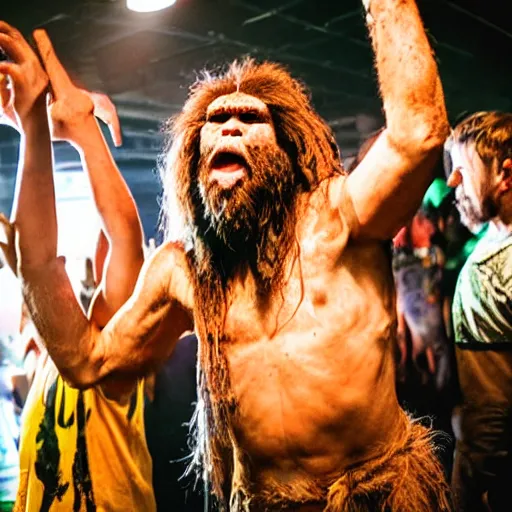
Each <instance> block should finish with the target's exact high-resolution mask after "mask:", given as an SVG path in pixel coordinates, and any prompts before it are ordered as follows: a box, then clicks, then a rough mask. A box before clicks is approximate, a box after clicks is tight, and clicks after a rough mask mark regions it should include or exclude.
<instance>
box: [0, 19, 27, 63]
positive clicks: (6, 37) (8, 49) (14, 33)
mask: <svg viewBox="0 0 512 512" xmlns="http://www.w3.org/2000/svg"><path fill="white" fill-rule="evenodd" d="M0 48H2V50H3V51H4V52H5V53H6V54H7V55H8V57H9V58H10V59H11V60H13V61H14V62H17V63H20V62H21V61H23V60H24V59H26V58H27V56H33V50H32V48H31V47H30V45H29V44H28V43H27V41H26V40H25V38H24V37H23V35H22V34H21V32H19V31H18V30H17V29H15V28H14V27H12V26H11V25H9V24H8V23H6V22H5V21H0Z"/></svg>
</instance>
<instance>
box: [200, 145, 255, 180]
mask: <svg viewBox="0 0 512 512" xmlns="http://www.w3.org/2000/svg"><path fill="white" fill-rule="evenodd" d="M247 167H248V166H247V162H246V161H245V158H244V157H243V156H241V155H239V154H236V153H230V152H227V151H223V152H219V153H217V154H216V155H215V156H214V157H213V159H212V162H211V165H210V176H209V181H210V182H216V183H217V184H218V185H220V186H221V187H225V188H229V187H232V186H233V185H234V184H235V183H237V182H238V181H240V180H241V179H243V178H244V177H245V176H246V175H247Z"/></svg>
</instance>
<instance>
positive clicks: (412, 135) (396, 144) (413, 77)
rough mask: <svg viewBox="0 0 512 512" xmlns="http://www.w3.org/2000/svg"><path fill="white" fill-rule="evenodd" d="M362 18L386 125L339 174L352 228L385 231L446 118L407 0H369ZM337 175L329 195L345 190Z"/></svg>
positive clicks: (414, 196) (400, 215) (444, 131)
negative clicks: (365, 17)
mask: <svg viewBox="0 0 512 512" xmlns="http://www.w3.org/2000/svg"><path fill="white" fill-rule="evenodd" d="M368 24H369V30H370V35H371V39H372V43H373V48H374V52H375V62H376V67H377V74H378V80H379V85H380V91H381V96H382V100H383V104H384V112H385V116H386V129H385V130H384V131H383V132H382V134H381V135H380V136H379V138H378V139H377V141H376V142H375V144H374V145H373V146H372V148H371V149H370V150H369V151H368V153H367V155H366V156H365V158H364V159H363V161H362V162H361V163H360V164H359V165H358V167H357V168H356V169H355V170H354V171H353V172H352V173H351V174H350V176H348V177H347V179H346V187H347V191H348V195H349V196H350V197H351V199H352V203H353V205H354V209H355V213H356V216H357V219H358V221H359V222H358V224H359V228H358V229H357V230H356V232H355V233H353V234H352V235H353V236H354V237H363V238H376V239H390V238H392V237H393V235H394V234H396V232H397V231H398V229H399V228H400V227H401V226H402V225H403V224H404V223H405V222H406V221H407V220H408V219H409V218H410V217H412V215H413V214H414V212H415V211H416V210H417V208H418V207H419V204H420V202H421V199H422V197H423V195H424V193H425V191H426V189H427V187H428V185H429V184H430V182H431V181H432V178H433V169H434V166H435V163H436V161H437V159H438V157H439V155H440V154H441V150H442V145H443V143H444V141H445V139H446V137H447V135H448V130H449V125H448V121H447V117H446V110H445V105H444V98H443V92H442V87H441V82H440V79H439V75H438V71H437V66H436V63H435V60H434V57H433V54H432V50H431V48H430V45H429V42H428V39H427V36H426V34H425V30H424V28H423V24H422V21H421V18H420V15H419V12H418V8H417V7H416V3H415V1H414V0H371V1H370V2H369V13H368ZM339 181H340V183H339V184H338V185H337V186H335V187H333V190H334V194H333V200H334V201H341V200H342V198H343V197H345V196H344V194H343V193H342V192H341V189H342V187H343V186H344V185H342V184H341V181H342V180H339ZM337 189H338V190H337Z"/></svg>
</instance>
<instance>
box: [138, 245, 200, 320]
mask: <svg viewBox="0 0 512 512" xmlns="http://www.w3.org/2000/svg"><path fill="white" fill-rule="evenodd" d="M144 279H145V280H146V281H149V283H148V284H152V283H153V284H154V285H156V286H158V285H160V286H163V287H165V289H166V291H167V292H168V296H169V298H170V299H171V300H175V301H177V302H178V303H179V304H181V305H182V306H183V307H185V308H186V309H189V310H192V308H193V294H192V286H191V279H190V270H189V264H188V258H187V254H186V251H185V247H184V245H183V244H182V243H179V242H165V243H163V244H162V245H160V246H159V247H158V248H157V249H156V250H155V252H154V253H153V254H152V255H151V257H150V259H149V261H148V262H147V266H146V271H145V273H144Z"/></svg>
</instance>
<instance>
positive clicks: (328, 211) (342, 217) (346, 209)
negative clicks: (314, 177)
mask: <svg viewBox="0 0 512 512" xmlns="http://www.w3.org/2000/svg"><path fill="white" fill-rule="evenodd" d="M308 209H309V210H310V212H311V214H312V215H314V216H315V217H316V221H315V224H316V227H317V228H318V227H320V229H322V230H324V229H325V228H326V225H329V226H331V228H333V229H336V230H337V231H343V232H346V233H345V234H346V235H348V236H353V235H355V234H357V230H358V226H359V224H358V221H357V216H356V213H355V210H354V205H353V203H352V198H351V196H350V194H349V191H348V188H347V175H346V174H336V175H335V176H332V177H330V178H328V179H325V180H324V181H322V182H321V183H320V185H319V186H318V188H317V189H316V190H315V191H314V192H313V193H312V194H311V196H310V199H309V201H308Z"/></svg>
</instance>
